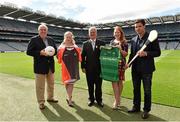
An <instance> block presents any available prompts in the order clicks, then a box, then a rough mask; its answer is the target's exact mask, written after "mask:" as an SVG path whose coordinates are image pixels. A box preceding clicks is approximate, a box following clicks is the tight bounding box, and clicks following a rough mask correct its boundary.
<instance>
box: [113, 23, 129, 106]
mask: <svg viewBox="0 0 180 122" xmlns="http://www.w3.org/2000/svg"><path fill="white" fill-rule="evenodd" d="M114 38H115V39H114V40H112V41H111V42H110V45H111V46H115V47H118V48H119V51H120V53H121V56H122V59H121V60H120V61H119V66H118V71H119V81H117V82H112V87H113V91H114V97H115V101H114V103H113V109H119V107H120V99H121V93H122V90H123V82H124V81H125V64H126V56H127V55H128V43H127V41H126V38H125V35H124V32H123V30H122V29H121V27H119V26H116V27H115V28H114Z"/></svg>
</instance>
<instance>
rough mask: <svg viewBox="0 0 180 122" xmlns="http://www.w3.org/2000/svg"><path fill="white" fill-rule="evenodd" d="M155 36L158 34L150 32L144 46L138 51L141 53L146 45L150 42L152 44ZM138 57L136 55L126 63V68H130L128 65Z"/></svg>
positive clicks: (153, 31) (154, 31)
mask: <svg viewBox="0 0 180 122" xmlns="http://www.w3.org/2000/svg"><path fill="white" fill-rule="evenodd" d="M157 36H158V32H157V31H156V30H152V31H151V32H150V33H149V36H148V39H147V41H146V42H145V44H144V45H143V46H142V48H141V49H140V50H139V51H143V50H144V49H145V48H146V47H147V45H148V44H149V43H151V42H153V41H154V40H156V39H157ZM137 57H138V54H136V55H135V56H134V57H133V59H132V60H131V61H130V62H129V63H128V66H130V64H131V63H132V62H133V61H134V60H135V59H136V58H137Z"/></svg>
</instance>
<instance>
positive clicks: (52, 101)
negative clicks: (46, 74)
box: [47, 99, 58, 103]
mask: <svg viewBox="0 0 180 122" xmlns="http://www.w3.org/2000/svg"><path fill="white" fill-rule="evenodd" d="M47 101H48V102H50V103H58V100H54V99H52V100H47Z"/></svg>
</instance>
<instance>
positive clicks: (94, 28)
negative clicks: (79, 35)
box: [89, 26, 97, 34]
mask: <svg viewBox="0 0 180 122" xmlns="http://www.w3.org/2000/svg"><path fill="white" fill-rule="evenodd" d="M91 30H95V31H96V33H97V28H96V27H95V26H92V27H90V28H89V34H90V32H91Z"/></svg>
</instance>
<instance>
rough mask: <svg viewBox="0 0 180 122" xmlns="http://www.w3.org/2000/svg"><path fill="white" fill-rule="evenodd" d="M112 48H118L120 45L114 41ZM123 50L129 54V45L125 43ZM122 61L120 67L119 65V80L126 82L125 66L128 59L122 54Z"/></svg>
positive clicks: (122, 45)
mask: <svg viewBox="0 0 180 122" xmlns="http://www.w3.org/2000/svg"><path fill="white" fill-rule="evenodd" d="M110 45H111V46H117V45H119V43H117V42H116V41H115V40H112V41H111V42H110ZM121 49H122V50H123V51H126V52H128V43H127V42H124V43H122V44H121ZM121 56H122V59H121V60H120V61H119V65H118V70H119V80H120V81H124V80H125V64H126V57H124V56H123V54H121Z"/></svg>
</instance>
